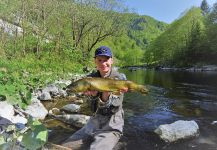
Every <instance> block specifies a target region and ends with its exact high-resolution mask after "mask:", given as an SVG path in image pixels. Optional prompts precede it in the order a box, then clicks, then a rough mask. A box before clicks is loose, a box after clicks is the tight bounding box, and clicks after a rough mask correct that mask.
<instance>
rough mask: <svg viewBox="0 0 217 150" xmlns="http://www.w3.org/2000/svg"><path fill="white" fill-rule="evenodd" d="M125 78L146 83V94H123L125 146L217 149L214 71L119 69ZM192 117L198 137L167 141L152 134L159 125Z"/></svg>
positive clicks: (149, 149) (138, 147)
mask: <svg viewBox="0 0 217 150" xmlns="http://www.w3.org/2000/svg"><path fill="white" fill-rule="evenodd" d="M122 72H124V73H125V74H126V76H127V78H128V80H132V81H135V82H137V83H139V84H144V85H146V86H147V87H148V88H149V90H150V93H149V95H148V96H143V95H141V94H139V93H127V94H126V95H125V100H124V109H125V130H124V131H125V132H124V134H125V135H124V138H123V139H122V140H123V141H124V142H125V149H130V150H131V149H137V150H138V149H141V150H143V149H144V150H152V149H174V150H185V149H189V150H191V149H192V150H194V149H197V150H198V149H201V150H203V149H204V150H205V149H206V150H207V149H210V150H211V149H215V150H216V149H217V124H212V122H213V121H216V120H217V72H181V71H154V70H136V71H128V70H123V71H122ZM177 120H195V121H196V122H197V123H198V125H199V128H200V136H199V137H197V138H193V139H188V140H183V141H179V142H176V143H173V144H167V143H164V142H163V141H161V140H160V139H159V138H158V137H157V136H156V135H155V134H154V133H153V130H154V129H156V128H157V127H158V126H159V125H161V124H167V123H172V122H174V121H177Z"/></svg>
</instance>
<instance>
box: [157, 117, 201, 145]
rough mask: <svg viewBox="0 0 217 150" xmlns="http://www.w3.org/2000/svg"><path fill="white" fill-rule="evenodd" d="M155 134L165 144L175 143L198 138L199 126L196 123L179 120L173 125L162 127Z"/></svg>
mask: <svg viewBox="0 0 217 150" xmlns="http://www.w3.org/2000/svg"><path fill="white" fill-rule="evenodd" d="M154 132H155V133H157V134H158V135H159V136H160V138H161V139H163V140H164V141H165V142H175V141H177V140H180V139H186V138H190V137H196V136H198V135H199V126H198V125H197V123H196V122H195V121H183V120H179V121H176V122H174V123H172V124H165V125H160V126H159V127H158V128H157V129H156V130H155V131H154Z"/></svg>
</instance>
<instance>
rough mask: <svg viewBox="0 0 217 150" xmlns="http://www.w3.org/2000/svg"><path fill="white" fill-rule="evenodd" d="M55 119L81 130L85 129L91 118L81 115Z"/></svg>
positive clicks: (57, 116)
mask: <svg viewBox="0 0 217 150" xmlns="http://www.w3.org/2000/svg"><path fill="white" fill-rule="evenodd" d="M53 117H54V118H56V119H57V120H61V121H63V122H65V123H68V124H71V125H73V126H76V127H79V128H81V127H83V126H84V125H85V124H86V123H87V121H88V120H89V119H90V116H86V115H81V114H65V115H53Z"/></svg>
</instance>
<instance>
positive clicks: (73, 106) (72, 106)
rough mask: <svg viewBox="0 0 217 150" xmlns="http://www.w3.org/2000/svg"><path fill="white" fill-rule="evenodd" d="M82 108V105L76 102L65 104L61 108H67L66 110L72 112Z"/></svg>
mask: <svg viewBox="0 0 217 150" xmlns="http://www.w3.org/2000/svg"><path fill="white" fill-rule="evenodd" d="M80 109H81V106H80V105H76V104H68V105H65V106H63V107H62V108H61V110H65V111H68V112H71V113H75V112H79V111H80Z"/></svg>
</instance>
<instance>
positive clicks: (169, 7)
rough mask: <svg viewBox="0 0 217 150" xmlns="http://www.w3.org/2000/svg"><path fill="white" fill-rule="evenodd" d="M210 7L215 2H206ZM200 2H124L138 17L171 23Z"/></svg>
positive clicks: (140, 0) (193, 0)
mask: <svg viewBox="0 0 217 150" xmlns="http://www.w3.org/2000/svg"><path fill="white" fill-rule="evenodd" d="M206 1H207V3H208V4H209V5H210V6H212V5H213V4H214V3H215V2H217V0H206ZM201 2H202V0H125V4H126V6H127V7H128V8H129V9H130V10H131V11H133V12H136V13H138V14H140V15H148V16H151V17H153V18H155V19H157V20H159V21H164V22H166V23H171V22H173V21H174V20H175V19H177V18H178V17H179V16H180V14H181V13H182V12H184V11H185V10H187V9H189V8H191V7H192V6H197V7H199V6H200V5H201Z"/></svg>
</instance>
